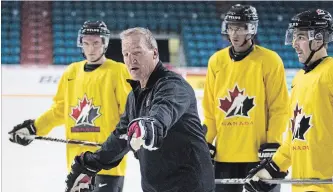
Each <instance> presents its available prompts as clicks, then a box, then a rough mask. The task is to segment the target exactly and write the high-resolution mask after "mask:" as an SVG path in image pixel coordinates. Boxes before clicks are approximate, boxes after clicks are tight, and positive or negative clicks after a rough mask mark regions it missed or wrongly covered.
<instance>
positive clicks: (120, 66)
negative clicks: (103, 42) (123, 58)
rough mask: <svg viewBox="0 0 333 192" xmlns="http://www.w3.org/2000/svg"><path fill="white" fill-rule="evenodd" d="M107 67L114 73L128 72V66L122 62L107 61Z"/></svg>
mask: <svg viewBox="0 0 333 192" xmlns="http://www.w3.org/2000/svg"><path fill="white" fill-rule="evenodd" d="M105 65H106V67H107V68H109V69H112V70H113V71H122V70H124V69H126V70H127V68H126V65H125V64H124V63H121V62H117V61H114V60H112V59H106V61H105Z"/></svg>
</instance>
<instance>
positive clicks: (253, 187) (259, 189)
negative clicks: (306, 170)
mask: <svg viewBox="0 0 333 192" xmlns="http://www.w3.org/2000/svg"><path fill="white" fill-rule="evenodd" d="M286 176H287V173H285V172H280V168H279V167H278V166H277V165H276V164H275V163H274V161H272V160H269V159H264V160H263V161H261V162H260V164H259V165H258V166H257V167H255V168H253V169H251V170H250V172H249V174H248V176H247V177H246V178H250V179H251V180H250V181H249V182H246V183H245V185H244V188H245V189H246V191H248V192H268V191H270V190H272V189H274V188H275V187H276V184H268V183H265V182H263V181H261V180H260V179H272V178H285V177H286Z"/></svg>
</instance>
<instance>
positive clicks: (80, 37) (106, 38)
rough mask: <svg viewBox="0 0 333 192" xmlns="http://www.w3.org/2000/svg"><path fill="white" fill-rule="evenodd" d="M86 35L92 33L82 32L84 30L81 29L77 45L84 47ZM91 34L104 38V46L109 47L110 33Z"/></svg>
mask: <svg viewBox="0 0 333 192" xmlns="http://www.w3.org/2000/svg"><path fill="white" fill-rule="evenodd" d="M86 35H90V34H82V31H81V30H79V32H78V35H77V41H76V45H77V47H80V48H82V47H83V43H82V38H83V37H84V36H86ZM91 35H96V36H100V37H101V38H102V42H103V44H104V47H105V48H107V47H108V46H109V41H110V35H108V34H106V35H97V34H91Z"/></svg>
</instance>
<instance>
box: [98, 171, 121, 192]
mask: <svg viewBox="0 0 333 192" xmlns="http://www.w3.org/2000/svg"><path fill="white" fill-rule="evenodd" d="M123 188H124V177H123V176H110V175H96V177H95V188H94V191H93V192H122V191H123Z"/></svg>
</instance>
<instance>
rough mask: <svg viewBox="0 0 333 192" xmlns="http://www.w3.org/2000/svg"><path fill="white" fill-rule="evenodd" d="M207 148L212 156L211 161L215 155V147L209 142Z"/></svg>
mask: <svg viewBox="0 0 333 192" xmlns="http://www.w3.org/2000/svg"><path fill="white" fill-rule="evenodd" d="M207 145H208V148H209V153H210V157H211V158H212V161H214V158H215V155H216V147H215V146H214V145H212V144H210V143H207Z"/></svg>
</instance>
